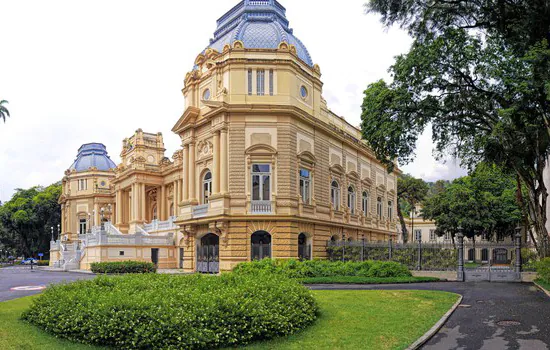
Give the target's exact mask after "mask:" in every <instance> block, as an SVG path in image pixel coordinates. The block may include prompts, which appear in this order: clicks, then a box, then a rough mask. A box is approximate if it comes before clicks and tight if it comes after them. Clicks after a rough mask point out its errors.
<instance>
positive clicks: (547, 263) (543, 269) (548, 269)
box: [536, 258, 550, 283]
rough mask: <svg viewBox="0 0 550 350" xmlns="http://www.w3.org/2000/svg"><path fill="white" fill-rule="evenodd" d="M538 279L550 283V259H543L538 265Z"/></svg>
mask: <svg viewBox="0 0 550 350" xmlns="http://www.w3.org/2000/svg"><path fill="white" fill-rule="evenodd" d="M536 267H537V275H538V277H539V278H540V279H541V280H543V281H544V282H546V283H550V258H545V259H542V260H541V261H539V262H537V263H536Z"/></svg>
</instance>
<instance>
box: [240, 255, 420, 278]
mask: <svg viewBox="0 0 550 350" xmlns="http://www.w3.org/2000/svg"><path fill="white" fill-rule="evenodd" d="M233 272H234V273H237V274H255V273H259V272H266V273H272V274H282V275H285V276H287V277H290V278H307V277H332V276H362V277H408V276H411V273H410V271H409V270H408V269H407V267H406V266H405V265H402V264H399V263H396V262H392V261H363V262H353V261H346V262H342V261H329V260H305V261H299V260H295V259H289V260H273V259H264V260H260V261H253V262H246V263H241V264H239V265H237V266H236V267H235V269H234V270H233Z"/></svg>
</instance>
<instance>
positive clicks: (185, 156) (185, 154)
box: [174, 145, 189, 210]
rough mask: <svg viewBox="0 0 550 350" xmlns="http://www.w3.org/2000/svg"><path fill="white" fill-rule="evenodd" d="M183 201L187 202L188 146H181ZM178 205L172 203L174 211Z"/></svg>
mask: <svg viewBox="0 0 550 350" xmlns="http://www.w3.org/2000/svg"><path fill="white" fill-rule="evenodd" d="M182 170H183V180H182V182H183V200H184V201H187V200H189V171H188V170H189V146H188V145H185V146H183V169H182ZM178 205H179V203H174V210H176V208H177V207H178Z"/></svg>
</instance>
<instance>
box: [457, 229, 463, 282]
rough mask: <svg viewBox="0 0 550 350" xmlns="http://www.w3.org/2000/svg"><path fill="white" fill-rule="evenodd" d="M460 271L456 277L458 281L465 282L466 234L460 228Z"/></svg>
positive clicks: (458, 236)
mask: <svg viewBox="0 0 550 350" xmlns="http://www.w3.org/2000/svg"><path fill="white" fill-rule="evenodd" d="M456 237H457V238H458V272H457V276H456V279H457V281H458V282H464V234H463V233H462V229H461V228H459V229H458V235H457V236H456Z"/></svg>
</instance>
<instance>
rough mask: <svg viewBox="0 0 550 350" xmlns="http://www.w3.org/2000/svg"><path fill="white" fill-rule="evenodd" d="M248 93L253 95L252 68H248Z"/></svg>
mask: <svg viewBox="0 0 550 350" xmlns="http://www.w3.org/2000/svg"><path fill="white" fill-rule="evenodd" d="M248 94H249V95H252V69H249V70H248Z"/></svg>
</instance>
